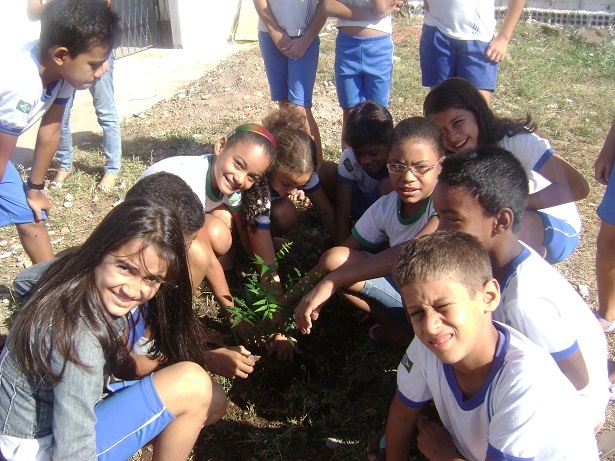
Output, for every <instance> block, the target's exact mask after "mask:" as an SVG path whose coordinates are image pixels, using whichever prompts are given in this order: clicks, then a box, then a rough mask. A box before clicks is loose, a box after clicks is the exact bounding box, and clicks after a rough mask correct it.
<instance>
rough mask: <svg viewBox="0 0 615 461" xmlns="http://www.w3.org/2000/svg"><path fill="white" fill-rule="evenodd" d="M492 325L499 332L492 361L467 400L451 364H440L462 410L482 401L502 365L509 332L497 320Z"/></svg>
mask: <svg viewBox="0 0 615 461" xmlns="http://www.w3.org/2000/svg"><path fill="white" fill-rule="evenodd" d="M493 326H494V327H495V328H496V330H498V334H499V338H498V344H497V346H496V350H495V354H494V355H493V363H492V364H491V368H490V369H489V374H488V375H487V379H485V382H484V383H483V385H482V386H481V387H480V389H479V390H478V392H477V393H476V394H474V395H473V396H472V397H470V398H469V399H468V400H463V392H462V391H461V388H460V387H459V384H457V378H456V377H455V370H454V369H453V366H452V365H449V364H442V366H443V367H444V376H446V381H447V383H448V386H449V388H450V389H451V391H452V392H453V395H454V396H455V400H456V401H457V404H458V405H459V408H461V409H462V410H464V411H470V410H473V409H474V408H476V407H478V406H479V405H481V404H482V403H483V402H484V400H485V396H486V395H487V391H488V390H489V387H490V386H491V383H492V382H493V380H494V378H495V376H496V375H497V373H498V372H499V371H500V370H501V369H502V367H503V366H504V359H505V357H506V353H507V352H508V346H509V345H510V333H509V332H508V330H506V328H503V327H502V326H501V325H499V324H498V323H497V322H493Z"/></svg>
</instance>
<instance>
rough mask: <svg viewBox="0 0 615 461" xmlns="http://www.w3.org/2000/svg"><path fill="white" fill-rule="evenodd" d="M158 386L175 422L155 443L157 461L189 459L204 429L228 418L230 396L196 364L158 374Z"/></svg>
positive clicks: (161, 397) (156, 379)
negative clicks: (224, 417)
mask: <svg viewBox="0 0 615 461" xmlns="http://www.w3.org/2000/svg"><path fill="white" fill-rule="evenodd" d="M153 379H154V386H155V387H156V391H157V392H158V395H159V396H160V399H161V400H162V403H163V404H164V406H165V407H166V408H167V409H168V410H169V411H170V412H171V414H172V415H173V416H175V419H174V420H173V421H172V422H171V423H170V424H169V425H168V426H167V427H166V428H165V429H164V430H163V431H162V432H161V433H160V434H159V435H158V437H156V439H155V441H154V457H153V459H154V461H174V460H186V459H187V458H188V456H189V455H190V451H192V447H193V446H194V443H195V442H196V439H197V437H198V436H199V433H200V432H201V429H202V428H203V426H209V425H211V424H213V423H215V422H217V421H218V420H220V419H221V418H222V416H224V413H225V412H226V395H225V393H224V391H223V390H222V387H221V386H220V385H219V384H218V383H217V382H215V381H214V380H212V379H211V377H210V376H209V375H208V374H207V372H206V371H205V370H203V368H201V367H200V366H199V365H197V364H196V363H192V362H181V363H177V364H174V365H171V366H170V367H168V368H164V369H163V370H161V371H159V372H157V373H154V378H153Z"/></svg>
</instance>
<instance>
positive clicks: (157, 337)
mask: <svg viewBox="0 0 615 461" xmlns="http://www.w3.org/2000/svg"><path fill="white" fill-rule="evenodd" d="M134 240H140V241H141V250H140V251H143V250H144V249H145V248H153V249H155V251H156V253H157V254H158V256H159V257H160V258H161V259H162V260H164V261H165V262H166V267H167V271H166V275H165V277H164V281H163V282H162V284H161V285H160V289H159V290H158V292H157V293H156V294H155V296H154V297H153V298H152V299H150V300H149V301H148V307H147V309H144V310H145V311H146V312H145V314H144V315H145V322H146V324H147V326H148V327H149V328H150V330H151V333H152V336H151V337H152V340H153V341H152V342H151V354H152V355H153V356H155V357H164V358H165V359H166V361H167V362H168V363H176V362H179V361H183V360H191V361H195V362H197V363H201V364H204V360H203V358H202V352H203V350H204V347H205V346H204V342H205V340H204V333H203V329H202V326H201V324H200V323H199V321H198V318H197V317H196V314H195V313H194V311H193V310H192V288H191V285H190V274H189V270H188V263H187V261H186V255H185V247H184V239H183V233H182V227H181V225H180V223H179V220H178V218H177V217H176V216H175V213H174V212H173V211H172V210H170V209H168V208H165V207H163V206H161V205H159V204H157V203H156V202H154V201H151V200H150V199H147V198H144V197H141V198H135V199H131V200H127V201H125V202H123V203H121V204H119V205H118V206H117V207H115V208H114V209H113V210H111V212H110V213H109V214H108V215H107V216H106V217H105V218H104V219H103V220H102V222H101V223H100V224H99V225H98V227H96V229H95V230H94V232H92V234H91V235H90V237H89V238H88V239H87V240H86V241H85V242H84V243H83V245H82V246H81V247H79V248H76V249H73V250H71V251H68V252H66V253H65V254H64V255H63V256H61V257H59V258H58V260H57V261H56V262H54V263H53V264H52V265H51V266H50V267H49V269H48V270H47V271H46V273H45V274H44V275H43V277H42V278H41V281H40V283H39V285H38V288H37V290H36V292H35V293H34V294H33V295H32V296H31V298H30V299H29V300H28V301H27V302H26V304H25V305H24V307H23V309H22V311H21V312H20V313H19V314H18V315H17V317H16V320H15V323H14V324H13V326H12V328H11V335H13V336H14V338H15V339H14V342H15V360H16V362H17V364H18V365H19V367H20V368H21V370H22V371H23V372H24V373H25V374H26V375H27V376H29V377H32V378H34V377H41V378H46V379H49V380H50V381H52V382H57V381H58V380H60V379H61V378H62V373H63V372H62V371H60V372H54V370H53V369H52V360H51V357H52V351H55V353H57V354H58V355H60V356H61V357H63V359H64V361H65V362H64V363H66V362H68V361H70V362H73V363H75V364H77V365H79V366H82V367H84V368H87V367H88V364H86V363H84V362H83V361H82V360H81V358H80V356H79V350H77V341H76V339H77V332H78V330H79V327H80V325H81V322H83V323H84V324H85V326H86V327H87V329H88V330H89V331H90V332H91V334H93V335H94V336H95V337H96V339H97V340H98V341H99V342H100V344H101V347H102V350H103V354H104V357H105V361H106V370H105V371H106V372H109V373H111V372H113V371H114V370H115V368H116V367H117V365H118V364H119V361H120V360H121V359H122V358H123V357H124V356H125V355H126V353H127V348H126V344H125V341H124V340H122V339H121V337H120V335H119V334H118V332H117V323H116V318H115V317H113V316H112V315H110V314H109V313H108V312H107V310H106V309H105V308H104V306H103V304H102V302H101V299H100V296H99V294H98V291H97V290H96V286H95V283H94V269H95V268H96V267H97V266H98V265H99V264H100V263H101V262H102V260H103V258H104V257H105V256H106V255H107V254H109V253H112V252H113V251H114V250H117V249H118V248H120V247H121V246H122V245H124V244H127V243H129V242H131V241H134ZM129 326H130V322H129ZM62 370H63V368H62Z"/></svg>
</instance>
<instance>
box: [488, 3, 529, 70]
mask: <svg viewBox="0 0 615 461" xmlns="http://www.w3.org/2000/svg"><path fill="white" fill-rule="evenodd" d="M524 6H525V0H508V7H507V8H506V17H505V18H504V24H503V25H502V28H501V29H500V32H499V33H498V35H497V36H496V37H495V38H494V39H493V40H491V42H490V43H489V46H488V47H487V51H486V52H485V55H486V56H487V57H488V58H489V59H490V60H491V61H493V62H502V61H503V60H504V57H505V56H506V51H507V50H508V42H510V38H511V37H512V33H513V31H514V30H515V26H516V25H517V23H518V22H519V18H520V17H521V13H523V7H524Z"/></svg>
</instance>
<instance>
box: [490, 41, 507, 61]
mask: <svg viewBox="0 0 615 461" xmlns="http://www.w3.org/2000/svg"><path fill="white" fill-rule="evenodd" d="M507 50H508V40H507V39H506V38H504V37H501V36H500V35H498V36H497V37H495V38H494V39H493V40H491V42H490V43H489V46H488V47H487V51H485V56H487V58H488V59H489V60H490V61H493V62H502V61H503V60H504V58H505V57H506V51H507Z"/></svg>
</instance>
